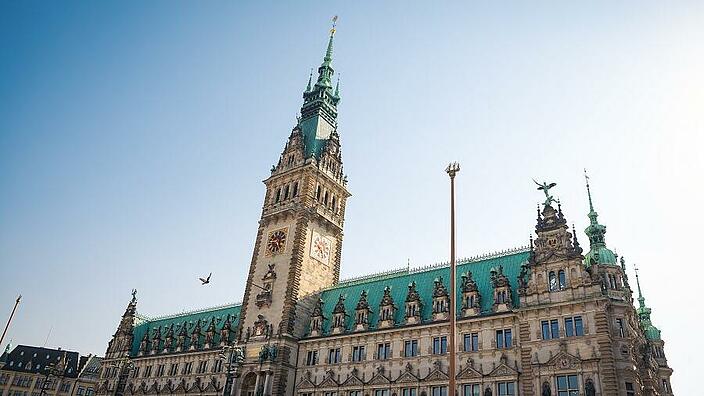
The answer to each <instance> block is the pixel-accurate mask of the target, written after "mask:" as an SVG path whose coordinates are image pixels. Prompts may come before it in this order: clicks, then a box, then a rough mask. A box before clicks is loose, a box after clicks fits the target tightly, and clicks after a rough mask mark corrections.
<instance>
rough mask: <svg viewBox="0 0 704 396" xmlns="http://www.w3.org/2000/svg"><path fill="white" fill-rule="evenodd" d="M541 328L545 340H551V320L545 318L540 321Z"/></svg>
mask: <svg viewBox="0 0 704 396" xmlns="http://www.w3.org/2000/svg"><path fill="white" fill-rule="evenodd" d="M540 328H541V329H542V332H543V339H544V340H549V339H550V322H548V321H547V320H543V321H542V322H540Z"/></svg>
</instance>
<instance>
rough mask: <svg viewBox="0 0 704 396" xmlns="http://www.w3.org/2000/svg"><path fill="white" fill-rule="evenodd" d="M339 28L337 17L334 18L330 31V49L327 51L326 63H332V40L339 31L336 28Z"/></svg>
mask: <svg viewBox="0 0 704 396" xmlns="http://www.w3.org/2000/svg"><path fill="white" fill-rule="evenodd" d="M336 26H337V15H335V16H334V17H332V28H331V29H330V40H329V41H328V49H327V51H325V61H326V62H327V63H330V61H332V38H333V37H335V32H336V31H337V30H336V29H335V27H336Z"/></svg>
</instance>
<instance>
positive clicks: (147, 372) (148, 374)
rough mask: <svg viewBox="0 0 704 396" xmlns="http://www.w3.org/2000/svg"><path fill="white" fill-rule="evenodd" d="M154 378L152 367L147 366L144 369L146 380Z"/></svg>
mask: <svg viewBox="0 0 704 396" xmlns="http://www.w3.org/2000/svg"><path fill="white" fill-rule="evenodd" d="M151 376H152V366H147V367H145V368H144V378H149V377H151Z"/></svg>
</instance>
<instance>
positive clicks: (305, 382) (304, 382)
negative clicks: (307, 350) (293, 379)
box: [296, 371, 315, 389]
mask: <svg viewBox="0 0 704 396" xmlns="http://www.w3.org/2000/svg"><path fill="white" fill-rule="evenodd" d="M310 377H311V374H310V371H306V372H305V374H304V375H303V378H302V379H301V382H299V383H298V386H296V388H297V389H313V388H315V384H314V383H313V381H311V379H310Z"/></svg>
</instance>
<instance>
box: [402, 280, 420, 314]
mask: <svg viewBox="0 0 704 396" xmlns="http://www.w3.org/2000/svg"><path fill="white" fill-rule="evenodd" d="M405 304H406V312H405V315H404V316H405V317H406V324H416V323H420V321H421V311H422V309H423V303H422V301H421V299H420V294H419V293H418V290H417V289H416V282H411V283H409V284H408V294H407V295H406V302H405Z"/></svg>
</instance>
